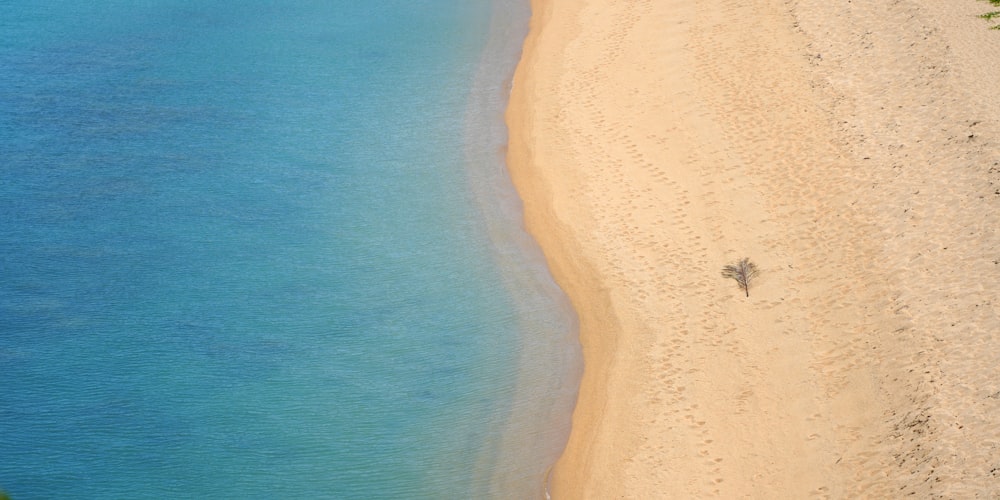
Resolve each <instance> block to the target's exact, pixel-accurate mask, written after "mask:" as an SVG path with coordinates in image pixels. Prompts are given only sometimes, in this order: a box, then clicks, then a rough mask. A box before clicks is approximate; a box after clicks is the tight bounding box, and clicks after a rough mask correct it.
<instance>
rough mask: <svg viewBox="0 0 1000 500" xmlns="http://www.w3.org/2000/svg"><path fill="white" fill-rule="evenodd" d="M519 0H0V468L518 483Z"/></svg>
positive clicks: (526, 494) (524, 346)
mask: <svg viewBox="0 0 1000 500" xmlns="http://www.w3.org/2000/svg"><path fill="white" fill-rule="evenodd" d="M529 15H530V13H529V10H528V5H527V0H405V1H403V0H376V1H361V0H289V1H283V2H278V1H272V0H242V1H240V2H230V1H222V2H206V1H202V0H197V1H196V0H142V1H122V0H101V1H99V2H80V1H75V0H74V1H69V0H32V1H28V0H0V490H3V491H6V492H7V493H8V494H9V495H10V496H11V498H13V499H14V500H26V499H49V498H115V499H153V498H155V499H162V498H227V499H228V498H365V499H369V498H406V499H415V498H429V499H430V498H433V499H447V498H518V499H520V498H541V497H542V496H543V484H544V481H545V475H546V470H547V468H548V467H549V466H550V465H551V464H552V462H554V460H555V459H556V458H557V457H558V455H559V453H560V451H561V449H562V447H563V445H564V442H565V439H566V435H567V433H568V427H569V418H570V412H571V409H572V405H573V403H574V399H575V394H576V390H577V381H578V377H579V374H580V369H581V361H580V355H579V346H578V345H577V340H576V325H575V316H574V314H573V312H572V310H571V309H570V307H569V305H568V303H567V302H566V299H565V297H564V296H563V295H562V294H561V293H560V291H559V289H558V288H557V287H556V285H555V284H554V283H553V282H552V279H551V277H550V276H549V274H548V271H547V269H546V268H545V265H544V260H543V258H542V256H541V254H540V252H539V250H538V249H537V248H536V246H535V244H534V243H533V242H532V240H531V239H530V238H529V237H528V236H527V235H526V234H525V233H524V231H523V229H522V226H521V208H520V202H519V200H518V199H517V197H516V194H515V193H514V191H513V188H512V187H511V185H510V181H509V179H508V178H507V177H506V173H505V167H504V163H503V160H504V144H505V142H506V129H505V127H504V125H503V109H504V106H505V105H506V101H505V99H506V95H507V93H508V87H509V80H510V77H511V75H512V73H513V69H514V66H515V64H516V62H517V59H518V57H519V50H520V45H521V42H522V40H523V37H524V35H525V33H526V31H527V24H528V17H529Z"/></svg>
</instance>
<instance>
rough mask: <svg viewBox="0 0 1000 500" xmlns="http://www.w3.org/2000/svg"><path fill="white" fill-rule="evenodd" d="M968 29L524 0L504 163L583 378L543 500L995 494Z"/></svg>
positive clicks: (993, 124) (876, 14) (983, 201)
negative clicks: (564, 315)
mask: <svg viewBox="0 0 1000 500" xmlns="http://www.w3.org/2000/svg"><path fill="white" fill-rule="evenodd" d="M976 8H977V5H975V2H970V3H969V5H968V6H963V7H962V8H961V9H953V10H952V11H949V12H943V11H942V9H943V8H942V7H940V6H934V5H930V2H921V1H901V2H896V3H894V4H893V5H891V6H867V5H854V4H848V5H836V6H834V5H827V4H823V3H822V2H818V1H813V0H802V1H799V2H785V1H777V0H775V1H767V0H761V1H752V2H732V1H718V2H679V1H669V2H652V1H638V2H616V1H609V0H602V1H598V0H591V1H586V2H566V1H563V0H535V1H534V2H533V9H534V13H533V17H532V27H531V31H530V33H529V35H528V38H527V40H526V43H525V50H524V53H523V56H522V60H521V63H520V64H519V66H518V69H517V73H516V75H515V79H514V86H513V91H512V94H511V99H510V104H509V106H508V111H507V121H508V125H509V128H510V145H509V151H508V167H509V169H510V171H511V175H512V177H513V180H514V183H515V186H516V188H517V189H518V192H519V193H520V195H521V197H522V199H523V200H524V203H525V219H526V226H527V228H528V230H529V231H530V232H531V234H532V235H533V236H534V237H535V238H536V239H537V240H538V242H539V244H540V245H541V246H542V248H543V250H544V252H545V255H546V259H547V261H548V263H549V265H550V268H551V270H552V273H553V275H554V276H555V277H556V280H557V281H558V282H559V284H560V285H561V286H562V288H563V289H564V290H565V291H566V293H567V295H568V296H569V297H570V300H571V301H572V303H573V304H574V306H575V308H576V310H577V312H578V314H579V317H580V330H581V332H580V335H581V341H582V343H583V348H584V358H585V362H586V369H585V373H584V376H583V380H582V382H581V388H580V397H579V400H578V403H577V408H576V412H575V413H574V420H573V429H572V433H571V436H570V441H569V444H568V445H567V448H566V450H565V452H564V454H563V456H562V458H561V459H560V461H559V462H558V463H557V464H556V466H555V468H554V470H553V474H552V494H553V498H609V497H622V498H678V497H680V498H686V497H703V496H711V495H719V496H723V497H731V496H753V497H761V498H781V497H806V496H822V497H835V498H837V497H857V496H868V497H870V496H875V497H883V496H897V495H901V494H909V493H913V494H917V495H919V496H926V495H935V494H944V495H956V494H957V495H959V496H965V495H967V494H976V495H981V496H984V495H988V494H990V493H995V492H996V491H998V485H997V477H996V474H995V470H996V464H994V463H993V459H992V458H991V457H992V456H993V455H991V451H995V448H996V446H997V445H996V443H998V442H1000V436H998V432H1000V431H997V429H1000V426H997V425H996V417H993V416H992V415H996V414H997V412H996V410H998V409H1000V408H998V407H997V406H998V403H1000V398H993V397H991V394H996V393H998V392H1000V386H998V384H1000V376H998V375H1000V373H997V366H998V365H1000V364H998V363H997V362H996V361H997V359H996V355H995V354H993V353H995V352H1000V350H998V349H996V347H1000V346H997V343H998V342H1000V339H998V338H997V337H996V335H995V334H993V333H991V332H995V331H997V330H998V328H997V327H998V326H1000V320H998V311H997V305H995V304H994V301H993V300H992V297H996V296H997V295H998V294H997V291H998V290H997V289H996V288H997V285H996V283H997V280H992V281H984V280H983V279H982V277H983V276H992V275H995V274H996V273H997V272H998V271H997V269H998V268H997V267H995V266H996V264H995V262H994V261H995V257H991V256H992V255H993V254H995V252H996V248H998V246H997V243H998V241H997V235H996V232H995V231H994V230H993V229H992V228H993V227H996V224H994V222H997V221H996V220H995V219H996V218H997V213H998V211H997V210H996V209H997V208H998V207H997V203H998V196H1000V195H996V194H994V193H992V192H991V191H990V189H992V188H991V186H993V185H995V184H997V183H1000V179H997V178H996V177H997V175H998V174H997V171H998V170H997V169H991V168H990V165H994V166H995V165H997V163H996V162H997V161H998V155H997V153H996V148H995V147H994V148H991V147H990V145H992V144H996V142H995V140H996V138H997V137H1000V136H998V135H997V130H1000V127H998V123H997V120H996V118H995V117H996V116H998V114H997V113H996V111H997V110H996V104H994V103H992V102H988V101H989V99H988V97H989V92H990V91H989V87H988V86H984V85H983V84H982V83H983V79H984V78H992V77H996V76H997V75H996V70H995V69H993V70H990V69H989V68H991V67H992V68H1000V64H993V65H992V66H991V65H988V64H986V65H984V64H981V61H980V63H977V61H976V58H980V59H981V58H983V57H986V58H988V59H989V60H990V61H994V62H997V53H996V51H995V50H979V51H961V50H955V49H953V48H952V47H959V48H962V47H965V48H969V47H977V46H978V47H989V46H990V45H989V38H986V37H989V36H991V35H994V33H991V32H990V30H988V29H987V27H986V26H983V25H982V24H977V21H978V20H977V19H975V17H974V15H973V12H974V11H975V9H976ZM900 19H903V20H906V22H900ZM976 29H978V30H979V31H976ZM984 68H985V69H984ZM992 81H998V80H997V79H993V80H992ZM897 82H904V84H902V85H897V84H896V83H897ZM994 101H995V99H994ZM889 106H896V107H895V108H889ZM887 109H888V110H887ZM968 129H974V130H971V131H970V130H968ZM966 132H968V133H966ZM963 133H964V134H965V135H962V134H963ZM959 138H962V139H964V141H963V140H959ZM991 195H992V196H991ZM956 249H957V250H958V251H956ZM949 250H950V251H949ZM745 256H748V257H751V258H752V259H753V260H754V261H755V262H757V264H759V265H760V267H761V268H762V274H761V277H760V279H759V280H758V281H757V282H756V283H755V284H754V285H753V286H752V287H751V289H750V297H749V298H747V297H744V296H743V295H742V293H741V292H740V291H739V290H738V289H737V287H736V286H735V285H734V284H733V283H732V282H727V281H726V280H724V279H723V278H722V277H721V276H720V275H719V271H720V270H721V268H722V266H724V265H725V264H728V263H731V262H733V261H735V260H736V259H739V258H741V257H745ZM928 284H932V285H930V286H928ZM946 339H948V340H953V341H954V342H957V343H958V345H957V346H956V345H950V344H948V343H947V342H945V340H946ZM990 443H993V444H990Z"/></svg>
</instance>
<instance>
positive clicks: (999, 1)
mask: <svg viewBox="0 0 1000 500" xmlns="http://www.w3.org/2000/svg"><path fill="white" fill-rule="evenodd" d="M984 1H986V2H989V3H990V5H992V6H994V7H1000V0H984ZM998 17H1000V10H995V11H992V12H987V13H985V14H980V15H979V18H980V19H985V20H987V21H989V22H991V23H992V22H994V21H993V19H994V18H998ZM990 29H994V30H1000V24H994V25H993V26H990Z"/></svg>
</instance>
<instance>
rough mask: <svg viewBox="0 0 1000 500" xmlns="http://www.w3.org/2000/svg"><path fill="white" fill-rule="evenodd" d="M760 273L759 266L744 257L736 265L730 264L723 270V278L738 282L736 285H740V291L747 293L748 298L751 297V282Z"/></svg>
mask: <svg viewBox="0 0 1000 500" xmlns="http://www.w3.org/2000/svg"><path fill="white" fill-rule="evenodd" d="M759 273H760V270H759V269H757V264H754V263H753V262H750V259H749V258H747V257H743V258H742V259H740V260H739V261H737V262H736V263H735V264H729V265H727V266H726V267H723V268H722V277H723V278H731V279H733V280H736V283H737V284H739V285H740V290H743V291H744V292H746V294H747V297H749V296H750V282H751V281H753V280H754V278H756V277H757V275H758V274H759Z"/></svg>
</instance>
